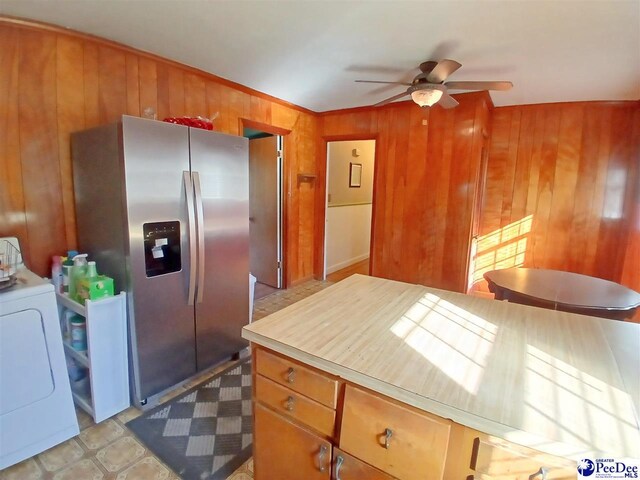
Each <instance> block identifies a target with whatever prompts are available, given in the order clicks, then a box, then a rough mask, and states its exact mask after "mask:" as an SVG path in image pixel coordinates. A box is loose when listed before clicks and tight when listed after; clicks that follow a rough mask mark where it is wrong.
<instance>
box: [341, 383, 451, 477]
mask: <svg viewBox="0 0 640 480" xmlns="http://www.w3.org/2000/svg"><path fill="white" fill-rule="evenodd" d="M450 430H451V423H450V422H449V421H448V420H444V419H440V418H438V417H434V416H432V415H429V414H426V413H422V412H417V411H415V410H413V409H410V408H408V407H403V406H400V405H398V404H396V403H393V402H391V401H389V400H386V399H384V398H381V397H378V396H375V395H372V394H370V393H367V392H365V391H363V390H360V389H357V388H354V387H352V386H350V385H348V386H347V387H346V390H345V399H344V410H343V416H342V424H341V430H340V449H342V450H345V451H347V452H349V453H350V454H351V455H354V456H355V457H358V458H359V459H362V460H364V461H365V462H367V463H369V464H371V465H373V466H374V467H377V468H379V469H380V470H382V471H384V472H386V473H389V474H390V475H392V476H394V477H397V478H398V479H400V480H413V479H425V478H428V479H430V480H437V479H441V478H442V474H443V471H444V462H445V458H446V455H447V445H448V443H449V433H450ZM386 432H388V437H389V438H388V440H387V434H386ZM385 444H386V445H385Z"/></svg>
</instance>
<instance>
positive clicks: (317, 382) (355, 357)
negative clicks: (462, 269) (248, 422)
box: [243, 275, 640, 480]
mask: <svg viewBox="0 0 640 480" xmlns="http://www.w3.org/2000/svg"><path fill="white" fill-rule="evenodd" d="M243 336H244V338H246V339H247V340H250V341H251V342H252V343H253V346H254V355H255V361H254V385H255V387H254V388H255V390H254V393H255V396H254V399H255V401H256V413H255V417H256V418H255V419H256V431H255V434H256V442H255V445H256V446H255V450H254V454H255V467H256V478H258V479H261V478H264V479H266V478H275V477H274V476H272V475H270V473H271V472H269V471H267V470H269V469H272V468H279V465H281V462H286V461H287V458H288V460H289V461H291V462H292V463H293V464H296V465H295V468H297V469H300V468H301V466H300V465H298V464H300V463H304V459H305V458H306V457H305V455H307V456H308V457H309V459H310V460H309V466H310V467H312V469H313V468H315V470H316V471H317V473H318V475H317V476H314V475H313V474H311V473H310V474H309V475H308V476H307V475H306V474H305V475H303V476H304V478H309V479H312V478H330V475H331V474H332V472H331V470H333V475H334V477H335V478H341V479H342V480H347V479H349V478H381V479H383V478H384V479H387V478H401V479H404V478H407V479H413V478H467V476H472V475H477V478H480V476H482V477H483V478H529V476H531V477H532V478H534V477H535V474H536V473H539V476H540V478H544V477H545V476H546V478H571V476H573V477H574V478H575V467H573V465H575V461H576V460H580V459H582V458H591V459H594V458H601V457H604V456H613V457H628V458H640V427H639V423H638V412H639V411H640V374H639V365H640V325H637V324H632V323H626V322H619V321H612V320H605V319H600V318H595V317H588V316H582V315H575V314H570V313H565V312H557V311H551V310H543V309H538V308H535V307H529V306H524V305H517V304H510V303H507V302H498V301H493V300H487V299H482V298H476V297H473V296H467V295H462V294H457V293H453V292H448V291H443V290H437V289H432V288H427V287H423V286H420V285H411V284H406V283H401V282H395V281H390V280H385V279H380V278H374V277H366V276H362V275H354V276H352V277H350V278H348V279H346V280H344V281H342V282H339V283H337V284H336V285H333V286H331V287H329V288H327V289H325V290H323V291H321V292H319V293H317V294H315V295H313V296H312V297H309V298H307V299H304V300H302V301H300V302H298V303H296V304H294V305H291V306H290V307H288V308H286V309H284V310H281V311H279V312H277V313H275V314H273V315H270V316H269V317H267V318H264V319H262V320H260V321H259V322H257V323H254V324H251V325H249V326H247V327H245V328H244V330H243ZM376 402H377V403H376ZM387 411H389V412H391V413H389V414H388V415H387V413H386V412H387ZM378 413H380V415H382V418H378ZM384 415H387V416H386V417H385V416H384ZM276 420H277V421H279V420H284V421H283V422H281V424H282V425H285V426H286V428H284V430H283V432H284V435H285V436H286V438H284V439H283V441H282V442H279V441H278V440H277V435H276V436H275V437H273V436H272V439H271V440H270V443H271V444H270V448H272V455H269V456H268V457H267V456H266V455H262V454H261V452H260V451H259V450H260V445H261V442H264V441H263V439H261V429H262V428H263V427H264V428H267V429H269V430H270V431H271V432H272V435H273V431H274V429H275V430H277V429H278V425H280V424H278V423H277V422H276ZM274 422H276V423H274ZM394 422H396V424H397V425H395V427H394V426H392V425H391V424H393V423H394ZM367 423H369V424H370V427H371V428H370V430H371V431H370V432H367V431H366V430H367V428H368V427H367ZM387 424H389V426H386V427H385V425H387ZM294 427H295V428H294ZM414 427H415V429H414ZM413 430H415V431H413ZM307 434H315V435H316V436H317V438H318V439H319V443H318V446H317V447H312V446H309V447H308V451H307V452H296V451H295V449H296V445H301V442H302V439H303V437H304V435H307ZM368 435H369V436H371V438H370V439H369V438H368ZM305 438H306V437H305ZM285 440H286V441H285ZM369 441H370V443H371V445H369V444H368V443H367V442H369ZM323 442H324V443H323ZM275 444H277V445H278V446H277V448H276V449H275V450H273V448H274V445H275ZM423 445H428V446H429V448H428V449H427V450H426V451H425V452H420V448H421V446H423ZM394 447H395V449H394ZM278 449H280V450H281V451H282V455H284V456H288V457H287V458H283V459H280V460H278V452H279V451H280V450H278ZM413 449H417V450H415V451H414V450H413ZM397 450H401V452H399V453H398V452H397ZM412 452H413V453H412ZM505 452H507V453H505ZM296 455H299V456H296ZM394 455H396V456H394ZM398 455H400V456H398ZM403 455H404V456H403ZM505 455H506V456H505ZM510 455H511V456H510ZM412 458H413V459H414V461H416V462H417V463H416V464H415V465H412V463H411V461H412ZM492 458H493V459H494V460H493V464H492V460H491V459H492ZM495 459H502V460H501V461H500V462H499V463H500V465H497V463H496V461H495ZM509 459H512V460H511V461H510V460H509ZM513 459H516V460H513ZM531 459H534V460H533V461H529V460H531ZM565 459H568V460H570V462H568V463H567V462H566V460H565ZM349 460H353V461H354V462H360V463H361V464H362V465H360V463H358V465H359V467H357V468H360V467H362V468H372V470H371V472H375V475H378V474H379V476H375V475H374V473H371V472H370V473H367V474H362V473H360V474H358V475H355V476H347V475H344V474H343V475H342V476H341V474H340V468H341V467H342V466H343V465H346V464H347V463H345V462H348V461H349ZM514 462H515V463H518V462H520V465H521V466H520V467H518V468H516V469H515V470H514V469H513V468H511V467H509V465H510V464H515V463H514ZM546 462H549V463H550V464H551V465H552V468H551V473H550V474H547V472H548V470H549V468H550V467H549V466H548V465H544V463H546ZM563 462H564V463H563ZM337 463H340V465H339V466H338V465H337ZM354 465H355V464H354ZM421 465H423V466H424V465H426V466H427V470H426V471H427V472H429V474H428V475H427V476H426V477H425V476H424V475H422V474H421V473H420V468H421ZM525 465H526V466H525ZM530 465H539V466H540V468H541V469H540V470H539V471H536V470H534V471H527V470H526V469H528V468H531V467H530ZM336 467H338V475H336ZM556 467H557V468H556ZM357 468H356V467H353V471H354V472H355V471H356V470H357ZM554 468H555V470H554ZM516 470H517V471H516ZM298 471H299V470H298ZM345 471H346V470H343V472H345ZM362 471H364V470H362ZM554 472H556V473H555V474H554ZM568 472H571V473H568ZM280 475H281V476H283V478H281V479H279V480H284V477H286V474H285V473H281V474H280ZM292 478H296V477H292ZM298 478H303V477H302V476H299V477H298Z"/></svg>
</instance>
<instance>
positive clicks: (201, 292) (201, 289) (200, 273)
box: [193, 172, 204, 303]
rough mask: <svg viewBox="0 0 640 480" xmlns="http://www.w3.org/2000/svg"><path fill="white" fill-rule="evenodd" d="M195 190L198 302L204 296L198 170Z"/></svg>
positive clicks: (202, 227) (202, 225) (202, 217)
mask: <svg viewBox="0 0 640 480" xmlns="http://www.w3.org/2000/svg"><path fill="white" fill-rule="evenodd" d="M193 191H194V192H195V196H196V211H197V216H198V298H197V300H196V303H202V297H203V295H204V211H203V207H202V190H201V188H200V174H199V173H198V172H193Z"/></svg>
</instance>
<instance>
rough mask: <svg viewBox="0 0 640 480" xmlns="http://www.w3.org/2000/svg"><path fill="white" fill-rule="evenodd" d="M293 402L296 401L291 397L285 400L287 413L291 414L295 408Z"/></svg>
mask: <svg viewBox="0 0 640 480" xmlns="http://www.w3.org/2000/svg"><path fill="white" fill-rule="evenodd" d="M295 401H296V399H295V398H293V397H292V396H289V397H288V398H287V405H286V409H287V411H289V412H293V407H294V406H295Z"/></svg>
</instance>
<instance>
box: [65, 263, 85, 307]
mask: <svg viewBox="0 0 640 480" xmlns="http://www.w3.org/2000/svg"><path fill="white" fill-rule="evenodd" d="M87 257H88V254H86V253H81V254H79V255H76V256H75V257H73V268H71V278H70V279H69V297H70V298H71V299H72V300H75V301H76V302H79V301H80V299H79V298H78V293H77V292H78V283H79V282H80V280H82V279H83V278H84V277H85V275H86V274H87Z"/></svg>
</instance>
